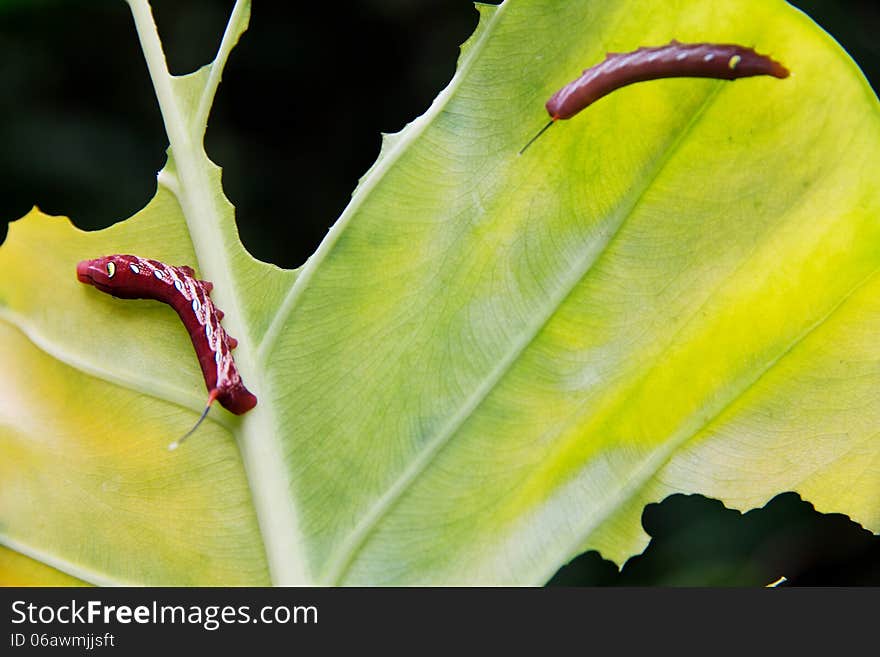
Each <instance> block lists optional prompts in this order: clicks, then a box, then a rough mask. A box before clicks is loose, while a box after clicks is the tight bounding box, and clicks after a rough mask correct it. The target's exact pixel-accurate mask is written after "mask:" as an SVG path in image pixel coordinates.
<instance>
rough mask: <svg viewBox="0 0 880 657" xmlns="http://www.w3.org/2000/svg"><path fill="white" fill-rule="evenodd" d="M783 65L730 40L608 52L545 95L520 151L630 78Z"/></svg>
mask: <svg viewBox="0 0 880 657" xmlns="http://www.w3.org/2000/svg"><path fill="white" fill-rule="evenodd" d="M788 74H789V73H788V69H786V68H785V67H784V66H783V65H782V64H780V63H779V62H776V61H774V60H772V59H770V58H769V57H767V56H766V55H759V54H758V53H756V52H755V51H754V50H753V49H752V48H746V47H744V46H737V45H734V44H718V43H679V42H678V41H675V40H673V41H672V42H670V43H669V44H668V45H665V46H659V47H656V48H639V49H638V50H634V51H632V52H627V53H608V55H607V56H606V57H605V60H604V61H602V62H600V63H599V64H596V65H595V66H593V67H591V68H588V69H586V70H585V71H584V72H583V73H582V74H581V76H580V77H579V78H577V79H576V80H572V81H571V82H569V83H568V84H567V85H565V86H564V87H562V89H560V90H559V91H557V92H556V93H555V94H553V95H552V96H550V100H548V101H547V103H546V105H545V107H546V108H547V112H548V113H549V114H550V122H549V123H548V124H547V125H545V126H544V127H543V128H541V130H540V131H538V134H536V135H535V136H534V137H532V138H531V139H530V140H529V141H528V143H527V144H526V145H525V146H523V148H522V150H521V151H520V155H522V153H523V151H525V150H526V148H528V147H529V146H530V145H531V143H532V142H533V141H535V140H536V139H537V138H538V137H540V136H541V134H543V132H544V131H545V130H546V129H547V128H549V127H550V126H551V125H553V124H554V123H555V122H556V121H559V120H560V119H570V118H571V117H573V116H574V115H575V114H577V113H578V112H580V111H581V110H582V109H584V108H586V107H588V106H590V105H591V104H593V103H595V102H596V101H597V100H599V99H600V98H602V97H603V96H606V95H608V94H610V93H611V92H612V91H615V90H617V89H620V88H621V87H625V86H626V85H628V84H633V83H636V82H645V81H646V80H659V79H661V78H717V79H719V80H736V79H737V78H746V77H752V76H755V75H772V76H773V77H775V78H787V77H788Z"/></svg>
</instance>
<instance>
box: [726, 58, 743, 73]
mask: <svg viewBox="0 0 880 657" xmlns="http://www.w3.org/2000/svg"><path fill="white" fill-rule="evenodd" d="M741 61H742V57H740V56H739V55H734V56H733V57H731V58H730V61H728V62H727V66H728V68H730V70H731V71H733V70H736V67H737V66H739V63H740V62H741Z"/></svg>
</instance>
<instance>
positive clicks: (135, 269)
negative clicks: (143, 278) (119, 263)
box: [128, 263, 141, 274]
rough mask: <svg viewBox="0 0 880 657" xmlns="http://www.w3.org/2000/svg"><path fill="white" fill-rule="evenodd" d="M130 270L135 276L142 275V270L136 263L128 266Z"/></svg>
mask: <svg viewBox="0 0 880 657" xmlns="http://www.w3.org/2000/svg"><path fill="white" fill-rule="evenodd" d="M128 268H129V269H131V271H132V273H133V274H140V273H141V268H140V267H138V266H137V265H136V264H134V263H131V264H130V265H129V266H128Z"/></svg>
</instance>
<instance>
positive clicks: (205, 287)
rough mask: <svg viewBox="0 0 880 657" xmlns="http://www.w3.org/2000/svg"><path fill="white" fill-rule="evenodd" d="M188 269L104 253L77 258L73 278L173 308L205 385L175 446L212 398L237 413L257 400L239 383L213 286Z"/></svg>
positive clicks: (233, 342)
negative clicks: (204, 398) (202, 401)
mask: <svg viewBox="0 0 880 657" xmlns="http://www.w3.org/2000/svg"><path fill="white" fill-rule="evenodd" d="M194 273H195V272H193V270H192V269H191V268H190V267H185V266H184V267H172V266H170V265H166V264H164V263H161V262H158V261H157V260H149V259H147V258H139V257H138V256H134V255H109V256H104V257H102V258H96V259H95V260H83V261H82V262H80V263H78V264H77V265H76V277H77V278H78V279H79V280H80V282H82V283H86V284H88V285H94V286H95V287H96V288H98V289H99V290H101V291H102V292H106V293H107V294H111V295H113V296H114V297H118V298H120V299H155V300H156V301H161V302H162V303H167V304H168V305H169V306H171V307H172V308H174V310H175V311H177V314H178V315H179V316H180V319H181V320H182V321H183V325H184V326H185V327H186V330H187V331H188V332H189V337H190V339H191V340H192V343H193V347H195V350H196V355H197V356H198V358H199V365H201V367H202V374H203V375H204V377H205V386H207V388H208V403H207V405H206V406H205V410H204V412H203V413H202V415H201V417H200V418H199V420H198V422H196V424H195V426H194V427H193V428H192V429H190V430H189V432H188V433H187V434H186V435H185V436H183V438H181V439H180V440H178V441H175V442H173V443H171V445H170V446H169V449H175V448H176V447H177V446H178V445H179V444H180V443H182V442H183V441H184V440H185V439H186V438H187V437H188V436H189V435H190V434H192V432H193V431H195V430H196V428H197V427H198V426H199V424H201V422H202V420H204V419H205V417H206V416H207V415H208V411H209V410H210V408H211V404H212V403H213V402H214V400H215V399H216V400H217V401H219V402H220V404H221V405H222V406H223V407H224V408H226V409H227V410H229V411H231V412H232V413H235V414H236V415H241V414H242V413H247V412H248V411H249V410H251V409H252V408H253V407H254V406H256V404H257V398H256V397H254V395H253V394H251V393H250V392H249V391H248V389H247V388H245V387H244V384H243V383H242V382H241V376H240V375H239V373H238V369H237V368H236V367H235V361H234V360H233V359H232V350H233V349H235V347H236V345H237V344H238V341H237V340H236V339H235V338H233V337H231V336H229V334H227V333H226V331H225V329H224V328H223V326H221V325H220V320H221V319H223V311H221V310H219V309H217V308H216V307H215V306H214V304H213V302H212V301H211V297H210V296H209V295H210V294H211V290H212V289H213V288H214V286H213V284H211V283H210V282H208V281H200V280H198V279H197V278H195V277H194V275H193V274H194Z"/></svg>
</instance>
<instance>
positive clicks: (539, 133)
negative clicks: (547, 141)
mask: <svg viewBox="0 0 880 657" xmlns="http://www.w3.org/2000/svg"><path fill="white" fill-rule="evenodd" d="M556 121H557V117H555V116H554V117H553V118H551V119H550V121H548V122H547V125H545V126H544V127H543V128H541V129H540V130H538V133H537V134H536V135H535V136H534V137H532V138H531V139H529V140H528V141H527V142H526V145H525V146H523V147H522V148H521V149H520V150H519V153H517V155H522V154H523V153H525V152H526V149H527V148H528V147H529V146H531V145H532V144H533V143H534V142H535V140H536V139H537V138H538V137H540V136H541V135H543V134H544V132H545V131H546V130H547V128H549V127H550V126H551V125H553V124H554V123H556Z"/></svg>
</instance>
